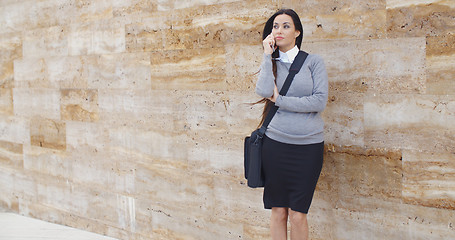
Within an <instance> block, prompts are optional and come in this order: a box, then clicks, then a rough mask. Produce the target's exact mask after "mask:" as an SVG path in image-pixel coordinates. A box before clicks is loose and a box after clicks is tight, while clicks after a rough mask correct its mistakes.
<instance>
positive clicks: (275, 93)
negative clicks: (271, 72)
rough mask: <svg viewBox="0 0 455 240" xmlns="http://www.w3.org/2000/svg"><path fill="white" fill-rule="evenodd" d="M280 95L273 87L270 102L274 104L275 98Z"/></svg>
mask: <svg viewBox="0 0 455 240" xmlns="http://www.w3.org/2000/svg"><path fill="white" fill-rule="evenodd" d="M279 94H280V93H279V92H278V88H277V87H276V85H275V88H274V89H273V96H271V97H269V99H270V101H272V102H276V98H277V97H278V95H279Z"/></svg>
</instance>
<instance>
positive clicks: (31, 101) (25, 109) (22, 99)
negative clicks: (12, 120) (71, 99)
mask: <svg viewBox="0 0 455 240" xmlns="http://www.w3.org/2000/svg"><path fill="white" fill-rule="evenodd" d="M13 96H14V98H13V104H14V105H13V107H14V114H15V115H16V116H22V117H30V118H33V117H43V118H49V119H55V120H58V119H60V97H61V94H60V92H59V91H57V90H54V89H49V88H14V89H13Z"/></svg>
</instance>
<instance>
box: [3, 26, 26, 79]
mask: <svg viewBox="0 0 455 240" xmlns="http://www.w3.org/2000/svg"><path fill="white" fill-rule="evenodd" d="M20 57H22V37H21V34H20V33H11V34H2V38H0V87H1V88H12V87H14V60H15V59H17V58H20Z"/></svg>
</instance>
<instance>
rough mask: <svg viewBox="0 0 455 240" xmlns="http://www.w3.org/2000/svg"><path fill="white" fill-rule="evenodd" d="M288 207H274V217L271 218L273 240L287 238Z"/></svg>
mask: <svg viewBox="0 0 455 240" xmlns="http://www.w3.org/2000/svg"><path fill="white" fill-rule="evenodd" d="M287 224H288V209H287V208H281V207H274V208H272V217H271V219H270V232H271V234H272V240H286V239H287V234H288V230H287V226H288V225H287Z"/></svg>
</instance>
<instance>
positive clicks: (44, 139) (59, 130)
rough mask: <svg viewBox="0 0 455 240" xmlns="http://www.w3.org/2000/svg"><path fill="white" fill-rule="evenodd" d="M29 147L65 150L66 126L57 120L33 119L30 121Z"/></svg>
mask: <svg viewBox="0 0 455 240" xmlns="http://www.w3.org/2000/svg"><path fill="white" fill-rule="evenodd" d="M30 137H31V140H30V141H31V145H32V146H38V147H44V148H51V149H57V150H65V149H66V124H65V122H62V121H59V120H51V119H44V118H34V119H33V120H31V121H30Z"/></svg>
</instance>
